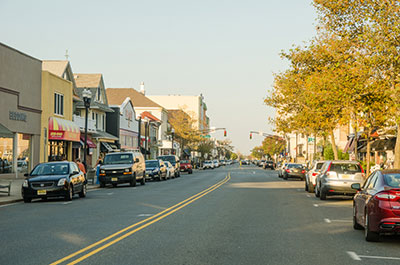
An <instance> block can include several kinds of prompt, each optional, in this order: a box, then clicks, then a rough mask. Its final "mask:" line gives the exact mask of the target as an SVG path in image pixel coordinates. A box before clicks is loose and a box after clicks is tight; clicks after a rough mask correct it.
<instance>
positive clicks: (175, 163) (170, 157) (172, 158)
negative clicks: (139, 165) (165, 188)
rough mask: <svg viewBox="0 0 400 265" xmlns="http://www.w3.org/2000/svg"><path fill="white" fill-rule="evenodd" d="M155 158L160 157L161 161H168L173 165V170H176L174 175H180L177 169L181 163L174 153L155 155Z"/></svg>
mask: <svg viewBox="0 0 400 265" xmlns="http://www.w3.org/2000/svg"><path fill="white" fill-rule="evenodd" d="M157 159H161V160H163V161H168V162H170V163H171V164H172V165H173V166H174V167H175V171H176V172H177V173H176V177H180V176H181V173H180V171H179V169H180V168H181V164H180V161H179V157H178V156H176V155H163V156H159V157H157Z"/></svg>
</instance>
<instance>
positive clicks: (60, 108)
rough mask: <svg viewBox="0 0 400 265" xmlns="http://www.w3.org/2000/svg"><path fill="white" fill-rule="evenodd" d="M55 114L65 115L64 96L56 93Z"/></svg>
mask: <svg viewBox="0 0 400 265" xmlns="http://www.w3.org/2000/svg"><path fill="white" fill-rule="evenodd" d="M54 113H55V114H58V115H64V95H62V94H58V93H54Z"/></svg>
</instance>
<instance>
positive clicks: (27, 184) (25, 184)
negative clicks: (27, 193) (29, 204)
mask: <svg viewBox="0 0 400 265" xmlns="http://www.w3.org/2000/svg"><path fill="white" fill-rule="evenodd" d="M22 187H24V188H28V187H29V183H28V180H27V179H26V180H24V183H22Z"/></svg>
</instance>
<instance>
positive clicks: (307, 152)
mask: <svg viewBox="0 0 400 265" xmlns="http://www.w3.org/2000/svg"><path fill="white" fill-rule="evenodd" d="M306 138H307V142H306V162H308V134H307V135H306Z"/></svg>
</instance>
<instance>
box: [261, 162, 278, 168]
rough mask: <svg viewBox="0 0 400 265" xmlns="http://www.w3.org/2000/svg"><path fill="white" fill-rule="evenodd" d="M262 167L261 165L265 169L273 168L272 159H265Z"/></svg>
mask: <svg viewBox="0 0 400 265" xmlns="http://www.w3.org/2000/svg"><path fill="white" fill-rule="evenodd" d="M262 167H263V169H267V168H269V169H275V163H274V161H272V160H267V161H265V162H264V164H263V166H262Z"/></svg>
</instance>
